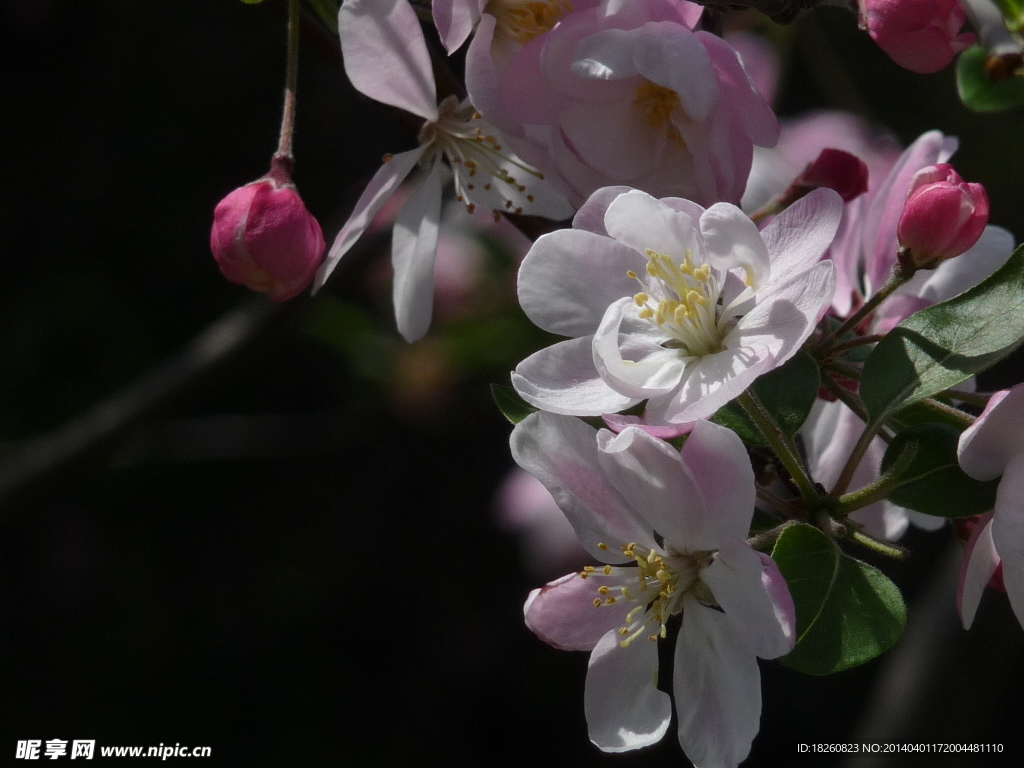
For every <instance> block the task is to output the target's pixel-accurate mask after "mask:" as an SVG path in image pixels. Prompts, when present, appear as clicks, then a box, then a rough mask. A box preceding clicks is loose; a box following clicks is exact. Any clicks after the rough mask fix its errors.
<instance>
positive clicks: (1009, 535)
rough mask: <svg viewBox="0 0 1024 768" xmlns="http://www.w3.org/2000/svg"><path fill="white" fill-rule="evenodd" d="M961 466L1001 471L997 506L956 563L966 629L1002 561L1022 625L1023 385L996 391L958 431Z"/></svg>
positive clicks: (983, 475)
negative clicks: (979, 412) (974, 419)
mask: <svg viewBox="0 0 1024 768" xmlns="http://www.w3.org/2000/svg"><path fill="white" fill-rule="evenodd" d="M957 458H958V459H959V462H960V468H961V469H963V471H964V472H966V473H967V474H968V475H970V476H971V477H973V478H974V479H975V480H994V479H995V478H997V477H999V476H1000V475H1002V479H1001V480H1000V481H999V488H998V489H997V491H996V504H995V508H994V509H993V510H992V512H991V513H990V514H988V515H983V516H982V518H981V520H979V522H978V524H977V525H976V526H975V528H974V530H973V531H972V532H971V538H970V541H969V542H968V544H967V552H966V554H965V556H964V562H963V565H962V566H961V568H960V584H959V588H958V589H957V609H958V610H959V611H960V618H961V621H962V622H963V625H964V629H970V627H971V624H972V622H973V621H974V616H975V614H976V613H977V610H978V603H979V602H980V601H981V595H982V592H983V591H984V589H985V585H986V584H988V583H989V581H990V579H991V578H992V576H993V574H995V572H996V569H997V568H998V567H999V565H1000V563H1001V564H1002V566H1003V586H1004V587H1005V588H1006V595H1007V597H1009V599H1010V605H1011V607H1012V608H1013V612H1014V614H1015V615H1016V616H1017V621H1019V622H1020V623H1021V625H1022V626H1024V384H1018V385H1016V386H1015V387H1012V388H1010V389H1007V390H1003V391H1002V392H996V393H995V394H994V395H992V398H991V399H990V400H989V401H988V405H987V406H986V407H985V410H984V411H983V412H982V414H981V416H979V417H978V420H977V421H975V422H974V424H972V425H971V426H970V427H969V428H968V429H966V430H964V433H963V434H962V435H961V436H960V445H959V446H958V449H957Z"/></svg>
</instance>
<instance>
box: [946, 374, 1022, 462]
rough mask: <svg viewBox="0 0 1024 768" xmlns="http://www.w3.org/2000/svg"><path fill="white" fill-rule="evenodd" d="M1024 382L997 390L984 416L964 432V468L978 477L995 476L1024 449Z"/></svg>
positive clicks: (959, 454) (959, 449)
mask: <svg viewBox="0 0 1024 768" xmlns="http://www.w3.org/2000/svg"><path fill="white" fill-rule="evenodd" d="M1022 427H1024V385H1022V384H1017V385H1016V386H1014V387H1012V388H1011V389H1004V390H1003V391H1001V392H996V393H995V394H994V395H992V397H991V398H989V401H988V405H986V406H985V410H984V411H982V412H981V416H979V417H978V418H977V420H976V421H975V422H974V424H972V425H971V426H970V427H968V428H967V429H965V430H964V433H963V434H962V435H960V444H959V445H958V446H957V459H958V460H959V462H960V468H961V469H962V470H963V471H964V472H966V473H967V474H968V475H970V476H971V477H973V478H974V479H975V480H993V479H995V478H997V477H999V475H1001V474H1003V471H1004V470H1005V469H1006V466H1007V464H1009V463H1010V461H1011V459H1012V458H1013V457H1014V456H1015V455H1016V454H1018V453H1022V452H1024V428H1022Z"/></svg>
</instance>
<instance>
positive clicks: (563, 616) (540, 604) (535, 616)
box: [523, 569, 636, 651]
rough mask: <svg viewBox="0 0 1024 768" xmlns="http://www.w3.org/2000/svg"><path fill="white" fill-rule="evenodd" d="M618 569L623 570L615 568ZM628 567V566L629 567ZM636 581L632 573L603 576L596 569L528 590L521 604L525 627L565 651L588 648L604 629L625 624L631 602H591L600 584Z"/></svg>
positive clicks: (599, 637)
mask: <svg viewBox="0 0 1024 768" xmlns="http://www.w3.org/2000/svg"><path fill="white" fill-rule="evenodd" d="M618 570H620V571H623V570H626V569H618ZM629 570H632V569H629ZM634 583H636V576H635V575H633V574H630V573H628V571H627V572H626V573H620V574H619V575H618V576H605V575H604V574H603V573H602V572H601V570H600V569H597V570H596V571H595V572H594V575H593V576H588V577H587V578H586V579H583V578H581V577H580V574H578V573H570V574H569V575H567V576H563V577H562V578H560V579H557V580H555V581H552V582H551V583H550V584H546V585H544V586H543V587H541V588H540V589H535V590H533V592H531V593H530V596H529V597H528V598H527V600H526V605H525V606H524V607H523V614H524V616H525V618H526V626H527V627H529V628H530V630H531V631H532V632H533V633H534V634H536V635H537V636H538V637H539V638H540V639H541V640H543V641H544V642H545V643H547V644H548V645H553V646H554V647H555V648H561V649H562V650H565V651H589V650H592V649H593V648H594V646H595V645H597V643H598V641H599V640H600V639H601V638H602V637H603V636H604V635H606V634H607V633H608V632H611V631H613V630H617V629H619V628H620V627H622V626H623V625H624V624H625V623H626V614H627V613H629V612H630V611H631V610H633V608H635V607H636V604H635V603H631V602H629V601H627V600H620V601H618V602H616V603H614V604H612V605H605V604H604V603H603V602H602V604H601V605H594V600H595V599H599V598H600V597H601V595H600V593H599V592H598V589H599V588H600V587H601V586H608V587H610V588H612V591H613V594H618V590H615V589H614V587H616V586H622V585H630V584H634Z"/></svg>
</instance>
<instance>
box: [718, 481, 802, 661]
mask: <svg viewBox="0 0 1024 768" xmlns="http://www.w3.org/2000/svg"><path fill="white" fill-rule="evenodd" d="M751 487H753V485H751ZM744 535H745V534H744ZM765 557H767V555H765ZM768 561H769V562H770V563H771V564H772V566H774V571H773V572H772V573H768V571H769V566H768V564H767V563H766V562H765V561H764V560H762V558H761V555H760V553H758V552H756V551H755V550H754V549H752V548H751V547H750V546H748V545H747V543H746V542H745V541H743V540H742V539H740V540H736V539H725V540H724V541H722V543H721V544H720V545H719V548H718V553H717V554H716V555H715V559H714V560H713V561H712V563H711V565H709V566H708V567H707V568H705V569H704V570H703V571H701V574H700V580H701V581H702V582H704V583H705V584H706V585H707V586H708V588H710V589H711V594H712V595H714V596H715V602H716V603H718V605H719V606H720V607H721V608H722V610H723V611H725V614H726V616H730V617H731V618H732V623H733V625H734V626H735V627H736V629H737V630H738V631H739V633H740V634H741V635H742V636H743V640H744V642H745V644H746V645H747V647H748V648H750V650H751V652H753V653H754V654H756V655H758V656H760V657H761V658H762V659H775V658H778V657H779V656H783V655H785V654H787V653H789V652H790V651H791V650H793V646H794V645H795V644H796V627H795V624H794V622H793V598H792V597H791V596H790V595H789V590H788V589H785V581H784V580H783V582H782V585H781V587H780V585H779V583H778V581H776V580H775V578H776V576H781V574H779V571H778V566H775V563H774V561H772V559H771V558H770V557H768ZM769 588H771V589H773V590H774V591H775V594H772V592H770V591H769ZM783 589H785V592H783V591H782V590H783ZM773 598H777V599H778V600H779V601H780V603H781V604H777V603H776V601H775V599H773Z"/></svg>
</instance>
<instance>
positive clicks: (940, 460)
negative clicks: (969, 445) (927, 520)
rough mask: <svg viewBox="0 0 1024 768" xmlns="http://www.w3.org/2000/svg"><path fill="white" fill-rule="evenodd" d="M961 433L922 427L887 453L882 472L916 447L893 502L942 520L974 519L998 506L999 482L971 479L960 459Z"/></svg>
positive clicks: (896, 440)
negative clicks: (958, 452)
mask: <svg viewBox="0 0 1024 768" xmlns="http://www.w3.org/2000/svg"><path fill="white" fill-rule="evenodd" d="M959 441H960V430H958V429H954V428H953V427H950V426H947V425H945V424H921V425H920V426H916V427H911V428H910V429H907V430H904V431H903V432H900V433H899V434H898V435H896V437H895V438H894V439H893V441H892V443H890V444H889V447H888V448H887V449H886V451H885V458H883V459H882V471H883V472H885V471H886V470H888V469H889V467H891V466H892V465H893V463H894V462H895V461H896V459H897V458H898V457H899V455H900V453H902V451H903V449H904V447H905V446H907V445H915V446H916V447H917V452H916V453H915V454H914V458H913V460H912V461H911V462H910V466H908V467H907V469H906V471H905V472H904V473H903V476H902V477H901V478H900V481H901V482H900V485H899V486H897V487H896V488H895V489H894V490H893V491H892V492H891V493H890V494H889V501H891V502H893V503H894V504H899V505H900V506H901V507H907V508H908V509H916V510H917V511H918V512H924V513H926V514H929V515H938V516H939V517H970V516H972V515H980V514H984V513H985V512H988V511H990V510H991V509H992V507H994V506H995V501H996V488H997V487H998V486H999V480H990V481H989V482H987V483H983V482H981V481H979V480H975V479H974V478H972V477H969V476H968V475H967V474H966V473H965V472H964V471H963V470H962V469H960V464H959V463H958V462H957V459H956V449H957V444H958V443H959Z"/></svg>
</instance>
